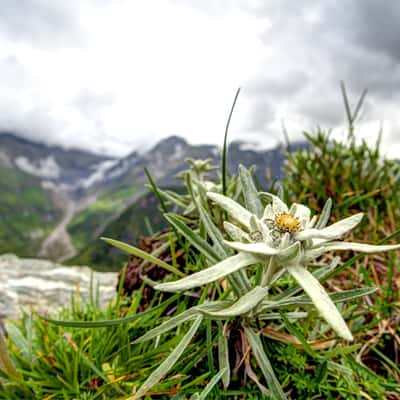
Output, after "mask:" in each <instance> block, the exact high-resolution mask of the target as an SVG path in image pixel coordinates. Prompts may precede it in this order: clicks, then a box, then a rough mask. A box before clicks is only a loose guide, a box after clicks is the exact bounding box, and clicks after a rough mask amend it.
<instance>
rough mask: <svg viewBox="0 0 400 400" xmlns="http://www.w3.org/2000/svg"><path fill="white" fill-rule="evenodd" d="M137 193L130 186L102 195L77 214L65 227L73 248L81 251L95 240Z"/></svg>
mask: <svg viewBox="0 0 400 400" xmlns="http://www.w3.org/2000/svg"><path fill="white" fill-rule="evenodd" d="M137 192H138V189H137V188H136V187H134V186H132V187H130V188H122V189H119V190H117V191H115V192H112V193H107V194H104V195H102V196H101V197H100V198H98V199H97V200H96V201H95V202H94V203H93V204H91V205H90V206H89V207H88V208H85V209H84V210H83V211H81V212H80V213H78V214H77V215H76V216H75V217H74V218H73V220H72V221H71V222H70V223H69V224H68V227H67V230H68V233H69V234H70V236H71V239H72V243H73V245H74V246H75V248H76V249H78V250H82V249H83V248H85V247H86V246H87V245H88V244H89V243H90V242H91V241H93V240H94V239H97V237H98V236H99V235H100V234H101V232H102V230H103V229H104V228H105V226H106V225H107V223H108V222H109V221H110V219H112V218H113V217H115V216H116V214H117V213H119V212H120V211H121V210H122V209H123V207H124V206H125V205H126V203H127V202H128V201H129V200H130V199H132V197H134V196H137ZM83 260H84V258H83Z"/></svg>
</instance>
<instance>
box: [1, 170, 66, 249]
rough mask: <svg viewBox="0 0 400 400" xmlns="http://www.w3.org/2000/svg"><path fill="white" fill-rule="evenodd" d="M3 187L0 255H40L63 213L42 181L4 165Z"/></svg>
mask: <svg viewBox="0 0 400 400" xmlns="http://www.w3.org/2000/svg"><path fill="white" fill-rule="evenodd" d="M0 188H1V191H2V193H1V196H0V215H1V218H0V253H4V252H10V253H15V254H18V255H20V256H32V255H34V254H37V252H38V251H39V249H40V244H41V242H42V240H43V239H44V238H45V237H46V235H47V234H48V233H49V232H50V231H51V229H52V228H53V227H54V226H55V225H56V223H57V221H58V220H59V218H60V217H61V211H60V210H58V209H57V208H56V206H55V205H54V203H53V201H52V199H51V195H50V194H49V193H48V192H47V191H46V190H44V189H42V187H41V186H40V181H39V180H38V179H36V178H34V177H32V176H31V175H28V174H25V173H24V172H22V171H19V170H17V169H15V168H11V167H8V166H7V165H4V164H3V163H2V162H0Z"/></svg>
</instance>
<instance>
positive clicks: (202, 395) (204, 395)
mask: <svg viewBox="0 0 400 400" xmlns="http://www.w3.org/2000/svg"><path fill="white" fill-rule="evenodd" d="M225 372H226V368H224V369H222V370H220V371H219V372H218V373H217V374H216V375H214V376H213V377H212V378H211V380H210V382H208V383H207V386H206V387H205V388H204V390H203V391H202V392H201V393H200V395H199V396H198V399H199V400H206V399H207V396H208V395H209V394H210V392H211V390H212V389H213V388H214V386H215V385H216V384H217V383H218V381H219V380H220V379H221V377H222V376H223V375H224V373H225Z"/></svg>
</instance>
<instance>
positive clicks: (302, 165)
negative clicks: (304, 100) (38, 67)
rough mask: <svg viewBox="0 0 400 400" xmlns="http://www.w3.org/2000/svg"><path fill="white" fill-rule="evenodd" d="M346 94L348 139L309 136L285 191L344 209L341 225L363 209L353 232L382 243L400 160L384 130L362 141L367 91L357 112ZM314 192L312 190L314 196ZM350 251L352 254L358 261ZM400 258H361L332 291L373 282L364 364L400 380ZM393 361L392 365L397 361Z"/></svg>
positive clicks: (390, 226) (396, 214) (363, 335)
mask: <svg viewBox="0 0 400 400" xmlns="http://www.w3.org/2000/svg"><path fill="white" fill-rule="evenodd" d="M342 94H343V98H344V103H345V109H346V115H347V119H348V135H347V139H346V140H345V141H344V142H339V141H335V140H331V139H330V134H329V132H324V131H321V130H320V131H318V132H317V133H316V134H314V135H311V134H308V133H305V137H306V139H307V141H308V143H309V144H310V146H309V147H308V148H307V149H306V150H303V151H297V152H295V153H292V154H288V158H287V163H286V168H285V179H284V181H283V185H284V187H285V188H286V189H287V195H288V196H289V197H291V198H293V199H301V200H302V201H306V202H307V203H308V204H309V206H310V207H311V208H312V209H313V210H314V211H315V212H320V210H321V209H322V207H323V204H325V202H326V201H327V199H328V198H332V199H333V201H334V202H335V203H336V204H337V207H335V209H333V210H332V213H331V221H332V222H335V221H336V220H338V219H340V218H341V217H342V216H343V215H345V214H346V213H354V212H364V213H365V214H366V216H367V218H365V219H364V221H363V222H362V223H361V224H360V226H359V227H358V228H357V229H355V230H354V233H353V235H354V236H356V237H359V238H360V237H361V238H362V239H363V240H365V241H366V242H367V241H378V240H381V239H382V238H384V237H387V236H388V234H389V232H391V231H394V230H395V229H396V221H399V218H400V163H399V162H398V161H397V160H389V159H385V158H384V157H383V156H382V154H381V147H380V141H381V132H378V136H377V141H376V145H375V146H374V147H373V148H371V146H369V145H368V144H367V143H366V142H365V141H364V140H362V141H361V143H359V141H357V140H356V135H357V130H356V125H355V122H356V120H357V117H358V115H359V111H360V109H361V107H362V103H363V100H364V97H365V92H364V93H363V94H362V96H361V97H360V99H359V101H358V103H357V106H356V107H355V109H354V110H351V107H350V106H349V101H348V98H347V94H346V90H345V88H344V86H343V85H342ZM308 193H313V196H312V197H311V196H309V194H308ZM351 256H352V254H350V253H349V254H348V255H347V257H348V258H349V257H351ZM399 261H400V257H399V253H398V252H396V253H391V254H388V253H386V254H381V255H373V256H370V255H369V256H365V257H360V258H359V259H358V260H357V261H356V262H355V263H353V267H352V268H349V269H346V271H345V272H342V273H340V274H338V275H336V276H335V277H332V279H331V280H330V281H329V282H327V285H328V286H329V287H331V288H332V287H336V288H341V289H351V288H354V287H356V286H358V285H360V284H363V283H368V284H374V285H375V286H376V287H377V288H378V290H377V292H376V293H375V294H373V295H371V296H370V297H369V299H368V302H364V303H363V304H362V307H361V309H362V310H363V311H362V312H363V315H364V317H363V318H364V321H366V322H367V323H366V325H364V326H363V328H362V329H360V330H359V335H358V340H359V341H360V342H361V343H364V345H363V346H362V347H361V348H360V350H359V352H358V355H357V359H358V360H359V361H360V362H361V363H363V364H364V365H365V366H368V367H369V368H370V369H371V370H372V371H374V373H376V374H377V375H378V376H381V377H383V378H384V379H394V381H395V382H397V384H399V383H400V375H399V369H398V367H397V366H398V364H399V361H400V350H399V349H400V329H399V323H398V321H397V318H396V317H395V316H396V315H399V313H400V308H399V299H400V295H399V293H400V269H399ZM392 361H393V362H392Z"/></svg>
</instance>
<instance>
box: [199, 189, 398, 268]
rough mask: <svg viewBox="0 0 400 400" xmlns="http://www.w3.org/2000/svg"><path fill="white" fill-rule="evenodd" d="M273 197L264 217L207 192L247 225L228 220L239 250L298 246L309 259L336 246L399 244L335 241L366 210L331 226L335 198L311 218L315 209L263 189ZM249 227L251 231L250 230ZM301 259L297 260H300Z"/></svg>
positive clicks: (274, 251)
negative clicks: (289, 204) (290, 202)
mask: <svg viewBox="0 0 400 400" xmlns="http://www.w3.org/2000/svg"><path fill="white" fill-rule="evenodd" d="M261 195H263V196H267V197H269V198H271V199H272V204H268V205H267V206H266V207H265V210H264V214H263V216H262V217H261V218H258V217H257V216H256V215H254V214H251V213H250V212H249V211H247V210H246V209H245V208H244V207H242V206H241V205H240V204H238V203H236V202H235V201H233V200H232V199H230V198H228V197H226V196H222V195H220V194H218V193H207V196H208V197H209V198H210V199H211V200H213V201H214V202H215V203H217V204H218V205H219V206H220V207H222V208H223V209H225V210H226V211H227V212H228V213H229V214H230V215H231V217H232V218H233V219H235V220H236V221H237V222H239V224H240V225H241V226H242V227H244V228H245V231H244V230H242V229H240V228H239V227H237V226H234V225H233V224H231V223H229V222H226V223H225V229H226V231H227V232H228V234H230V236H231V237H232V238H234V239H235V241H233V242H230V241H226V243H227V244H228V245H229V246H231V247H232V248H234V249H235V250H238V251H244V252H248V253H253V254H260V255H268V256H270V255H279V254H282V253H287V250H288V248H290V247H291V248H294V247H296V243H298V245H297V248H298V250H299V251H300V252H302V258H301V261H306V262H309V261H311V260H313V259H315V258H317V257H319V256H321V255H322V254H324V253H326V252H328V251H332V250H354V251H361V252H364V253H375V252H380V251H390V250H395V249H398V248H399V245H388V246H375V245H369V244H364V243H354V242H342V241H340V242H338V241H332V240H335V239H339V238H341V237H342V236H343V235H344V234H346V233H347V232H349V231H351V230H352V229H353V228H354V227H355V226H357V225H358V224H359V223H360V222H361V220H362V218H363V214H362V213H358V214H355V215H352V216H351V217H348V218H345V219H342V220H341V221H338V222H336V223H334V224H332V225H330V226H328V227H326V224H327V222H328V219H329V213H330V209H331V204H332V202H331V201H330V200H329V201H328V202H327V204H326V205H325V207H324V211H323V214H322V215H321V218H320V219H319V221H318V219H317V216H314V217H312V218H311V211H310V209H309V208H308V207H306V206H304V205H302V204H296V203H295V204H293V205H292V206H291V207H290V209H289V208H288V207H287V205H286V204H285V203H284V202H283V201H282V200H281V199H280V198H279V197H277V196H274V195H273V194H270V193H261ZM246 231H247V232H246ZM299 261H300V260H296V262H299Z"/></svg>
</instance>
